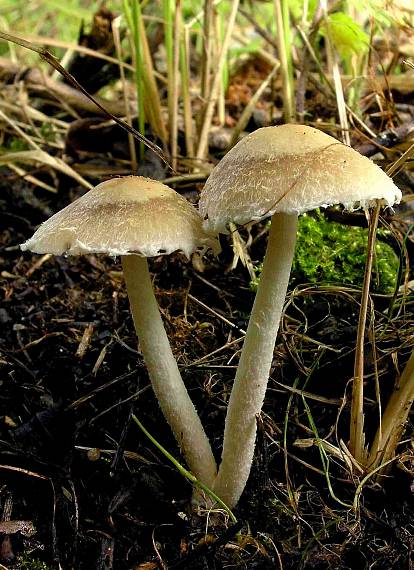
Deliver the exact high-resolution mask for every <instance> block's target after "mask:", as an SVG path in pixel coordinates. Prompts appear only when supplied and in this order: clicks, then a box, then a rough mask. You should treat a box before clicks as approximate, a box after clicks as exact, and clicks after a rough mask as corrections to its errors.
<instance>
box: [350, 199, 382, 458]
mask: <svg viewBox="0 0 414 570" xmlns="http://www.w3.org/2000/svg"><path fill="white" fill-rule="evenodd" d="M379 211H380V206H379V205H378V206H377V207H376V209H375V210H374V213H373V215H372V217H371V222H370V227H369V237H368V252H367V260H366V263H365V273H364V282H363V285H362V298H361V306H360V310H359V321H358V332H357V341H356V351H355V365H354V381H353V385H352V402H351V424H350V440H349V450H350V452H351V453H352V455H353V456H354V458H355V459H356V460H357V461H358V462H359V463H360V464H361V465H365V462H366V459H367V454H366V449H365V434H364V355H365V351H364V345H365V326H366V321H367V313H368V303H369V287H370V283H371V274H372V262H373V260H374V252H375V234H376V231H377V227H378V218H379Z"/></svg>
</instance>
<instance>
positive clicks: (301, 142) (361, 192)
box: [199, 124, 401, 233]
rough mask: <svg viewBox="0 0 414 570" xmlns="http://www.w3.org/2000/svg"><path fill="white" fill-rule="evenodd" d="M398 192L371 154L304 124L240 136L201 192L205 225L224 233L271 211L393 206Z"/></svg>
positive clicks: (399, 192)
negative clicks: (230, 223) (358, 150)
mask: <svg viewBox="0 0 414 570" xmlns="http://www.w3.org/2000/svg"><path fill="white" fill-rule="evenodd" d="M400 199H401V191H400V190H399V189H398V188H397V186H396V185H395V184H394V183H393V181H392V180H391V178H390V177H389V176H387V175H386V174H385V172H384V171H383V170H381V169H380V168H379V166H377V165H376V164H374V162H372V161H371V160H370V159H369V158H367V157H365V156H362V155H360V154H359V153H358V152H357V151H355V150H353V149H352V148H351V147H349V146H346V145H344V144H342V143H341V142H339V141H337V140H336V139H334V138H333V137H331V136H329V135H327V134H325V133H323V132H322V131H319V130H317V129H314V128H313V127H308V126H304V125H293V124H287V125H282V126H279V127H264V128H261V129H258V130H257V131H254V132H253V133H251V134H249V135H247V136H246V137H245V138H243V139H242V140H241V141H240V142H239V143H237V145H236V146H234V147H233V148H232V149H231V150H230V151H229V152H228V153H227V154H226V155H225V157H224V158H223V159H222V160H221V162H219V164H218V165H217V166H216V167H215V168H214V170H213V171H212V173H211V174H210V176H209V178H208V180H207V182H206V184H205V187H204V189H203V191H202V193H201V197H200V204H199V209H200V213H201V215H202V216H203V218H204V219H205V225H204V227H205V228H207V229H208V230H209V231H212V232H215V233H216V232H226V231H227V226H228V224H229V222H234V223H237V224H245V223H248V222H251V221H258V220H261V219H263V218H266V217H268V216H271V215H273V214H274V213H277V212H279V213H282V212H284V213H286V214H300V213H303V212H307V211H309V210H313V209H315V208H319V207H326V206H330V205H333V204H342V205H343V206H344V207H345V208H346V209H355V208H365V207H368V206H370V205H373V204H374V203H376V202H377V201H380V202H382V203H383V204H384V205H387V206H392V205H393V204H394V203H398V202H399V201H400Z"/></svg>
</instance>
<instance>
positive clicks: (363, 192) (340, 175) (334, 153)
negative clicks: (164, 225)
mask: <svg viewBox="0 0 414 570" xmlns="http://www.w3.org/2000/svg"><path fill="white" fill-rule="evenodd" d="M400 198H401V192H400V190H399V189H398V188H397V187H396V186H395V185H394V183H393V182H392V180H391V179H390V178H389V177H388V176H387V175H386V174H385V173H384V172H383V171H382V170H381V169H380V168H379V167H378V166H376V165H375V164H374V163H373V162H371V161H370V160H369V159H368V158H366V157H363V156H361V155H360V154H358V153H357V152H356V151H354V150H353V149H352V148H350V147H348V146H345V145H343V144H341V143H340V142H338V141H337V140H336V139H334V138H332V137H330V136H329V135H326V134H325V133H322V132H321V131H319V130H317V129H314V128H312V127H308V126H303V125H292V124H289V125H282V126H280V127H265V128H262V129H258V130H257V131H255V132H253V133H251V134H250V135H248V136H246V137H245V138H244V139H242V140H241V141H240V142H239V143H238V144H237V145H236V146H235V147H233V149H232V150H231V151H230V152H229V153H228V154H227V155H226V156H225V157H224V158H223V159H222V160H221V162H220V163H219V164H218V165H217V166H216V168H215V169H214V170H213V172H212V173H211V175H210V177H209V178H208V180H207V182H206V185H205V187H204V190H203V192H202V194H201V197H200V213H201V215H202V216H204V219H205V227H206V228H207V229H208V230H209V231H213V232H216V233H217V232H224V233H226V232H228V225H229V223H231V222H233V223H236V224H245V223H247V222H251V221H258V220H262V219H264V218H267V217H270V216H271V217H272V225H271V229H270V233H269V238H268V245H267V251H266V255H265V259H264V262H263V270H262V273H261V278H260V284H259V287H258V289H257V294H256V298H255V301H254V305H253V309H252V312H251V316H250V321H249V325H248V328H247V332H246V337H245V341H244V345H243V349H242V353H241V357H240V362H239V365H238V368H237V373H236V377H235V381H234V385H233V389H232V392H231V396H230V401H229V406H228V410H227V416H226V426H225V434H224V442H223V452H222V462H221V465H220V467H219V472H218V475H217V479H216V481H215V484H214V490H215V492H216V493H217V494H218V495H219V496H220V497H221V498H222V500H223V501H224V502H225V503H226V504H227V505H229V507H233V506H234V505H235V504H236V503H237V501H238V500H239V498H240V495H241V493H242V492H243V489H244V487H245V484H246V482H247V478H248V476H249V473H250V468H251V463H252V459H253V453H254V443H255V436H256V415H257V414H258V413H259V412H260V410H261V408H262V405H263V400H264V395H265V391H266V386H267V381H268V376H269V371H270V366H271V362H272V358H273V350H274V345H275V341H276V336H277V332H278V328H279V321H280V317H281V312H282V308H283V303H284V300H285V295H286V291H287V286H288V282H289V275H290V270H291V265H292V259H293V254H294V250H295V242H296V230H297V220H298V215H299V214H301V213H303V212H306V211H308V210H313V209H315V208H318V207H321V206H326V205H331V204H342V205H343V206H344V207H345V208H366V207H369V206H371V205H372V204H374V203H376V202H377V201H378V200H379V201H381V202H382V203H383V204H384V205H388V206H391V205H392V204H394V203H395V202H397V201H399V199H400Z"/></svg>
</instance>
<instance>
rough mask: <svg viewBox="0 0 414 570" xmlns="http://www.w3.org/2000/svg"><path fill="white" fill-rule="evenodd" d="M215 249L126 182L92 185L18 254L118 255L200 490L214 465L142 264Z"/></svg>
mask: <svg viewBox="0 0 414 570" xmlns="http://www.w3.org/2000/svg"><path fill="white" fill-rule="evenodd" d="M211 246H212V247H215V240H213V239H212V238H211V237H209V235H208V234H207V233H206V232H205V231H204V230H203V229H202V220H201V217H200V216H199V214H198V212H197V211H196V209H195V208H194V207H193V206H192V205H191V204H190V203H189V202H187V200H186V199H185V198H183V197H182V196H180V195H179V194H178V193H177V192H175V191H174V190H172V189H171V188H169V187H168V186H165V185H164V184H161V183H160V182H157V181H155V180H151V179H149V178H143V177H140V176H126V177H122V178H114V179H112V180H108V181H106V182H103V183H101V184H99V185H98V186H96V187H95V188H94V189H92V190H90V191H89V192H88V193H87V194H85V195H84V196H83V197H82V198H79V199H78V200H76V201H75V202H73V203H72V204H70V205H69V206H67V207H66V208H64V209H63V210H61V211H60V212H58V213H56V214H55V215H54V216H52V217H51V218H50V219H49V220H47V221H46V222H44V223H43V224H42V225H41V226H40V227H39V228H38V230H37V231H36V232H35V234H34V235H33V237H31V238H30V239H29V240H27V241H26V242H25V243H24V244H22V246H21V249H22V250H30V251H33V252H35V253H52V254H55V255H62V254H65V255H81V254H87V253H105V254H107V255H113V256H117V255H119V256H121V260H122V267H123V272H124V277H125V281H126V286H127V292H128V296H129V301H130V306H131V312H132V315H133V320H134V324H135V329H136V332H137V335H138V338H139V341H140V347H141V351H142V354H143V356H144V360H145V364H146V366H147V369H148V372H149V376H150V379H151V383H152V386H153V389H154V392H155V394H156V397H157V399H158V402H159V405H160V407H161V409H162V412H163V414H164V416H165V418H166V420H167V421H168V423H169V424H170V426H171V429H172V431H173V433H174V435H175V438H176V440H177V442H178V443H179V445H180V446H181V448H182V450H183V454H184V457H185V458H186V461H187V463H188V466H189V467H190V469H191V470H192V472H193V473H194V474H195V475H196V477H198V478H199V479H200V480H201V481H202V482H204V483H205V484H206V485H211V484H212V482H213V480H214V478H215V476H216V463H215V460H214V457H213V453H212V451H211V447H210V444H209V441H208V439H207V436H206V434H205V432H204V429H203V427H202V425H201V421H200V419H199V417H198V415H197V412H196V409H195V407H194V405H193V403H192V401H191V399H190V397H189V395H188V392H187V389H186V387H185V385H184V382H183V380H182V378H181V375H180V372H179V370H178V366H177V363H176V361H175V359H174V356H173V354H172V351H171V347H170V344H169V341H168V338H167V334H166V332H165V329H164V326H163V323H162V319H161V315H160V312H159V309H158V305H157V301H156V299H155V296H154V291H153V288H152V284H151V278H150V274H149V270H148V264H147V260H146V258H147V257H153V256H157V255H161V254H169V253H172V252H174V251H177V250H179V251H182V252H183V253H184V254H185V255H186V256H187V257H189V256H190V255H191V254H192V253H193V252H194V251H195V250H196V249H200V248H201V249H204V248H207V247H211Z"/></svg>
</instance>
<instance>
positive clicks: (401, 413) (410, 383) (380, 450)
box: [368, 350, 414, 475]
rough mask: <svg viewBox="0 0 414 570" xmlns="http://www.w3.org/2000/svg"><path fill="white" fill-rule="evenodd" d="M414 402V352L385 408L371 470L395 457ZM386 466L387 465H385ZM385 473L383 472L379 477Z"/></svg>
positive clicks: (374, 447) (371, 456)
mask: <svg viewBox="0 0 414 570" xmlns="http://www.w3.org/2000/svg"><path fill="white" fill-rule="evenodd" d="M413 402H414V350H413V351H412V353H411V356H410V358H409V360H408V362H407V364H406V365H405V368H404V370H403V373H402V374H401V377H400V379H399V381H398V384H397V386H396V387H395V389H394V391H393V393H392V394H391V397H390V399H389V401H388V404H387V406H386V408H385V411H384V415H383V416H382V422H381V426H380V428H378V430H377V433H376V435H375V438H374V441H373V443H372V446H371V451H370V454H369V458H368V465H369V467H370V469H376V468H377V467H379V466H381V465H382V464H387V463H388V464H389V460H390V459H392V458H393V457H394V455H395V450H396V448H397V445H398V443H399V441H400V438H401V435H402V432H403V430H404V424H405V422H406V421H407V418H408V415H409V413H410V410H411V406H412V405H413ZM384 466H385V465H384ZM383 473H384V470H381V471H380V472H379V473H378V475H381V474H383Z"/></svg>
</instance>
